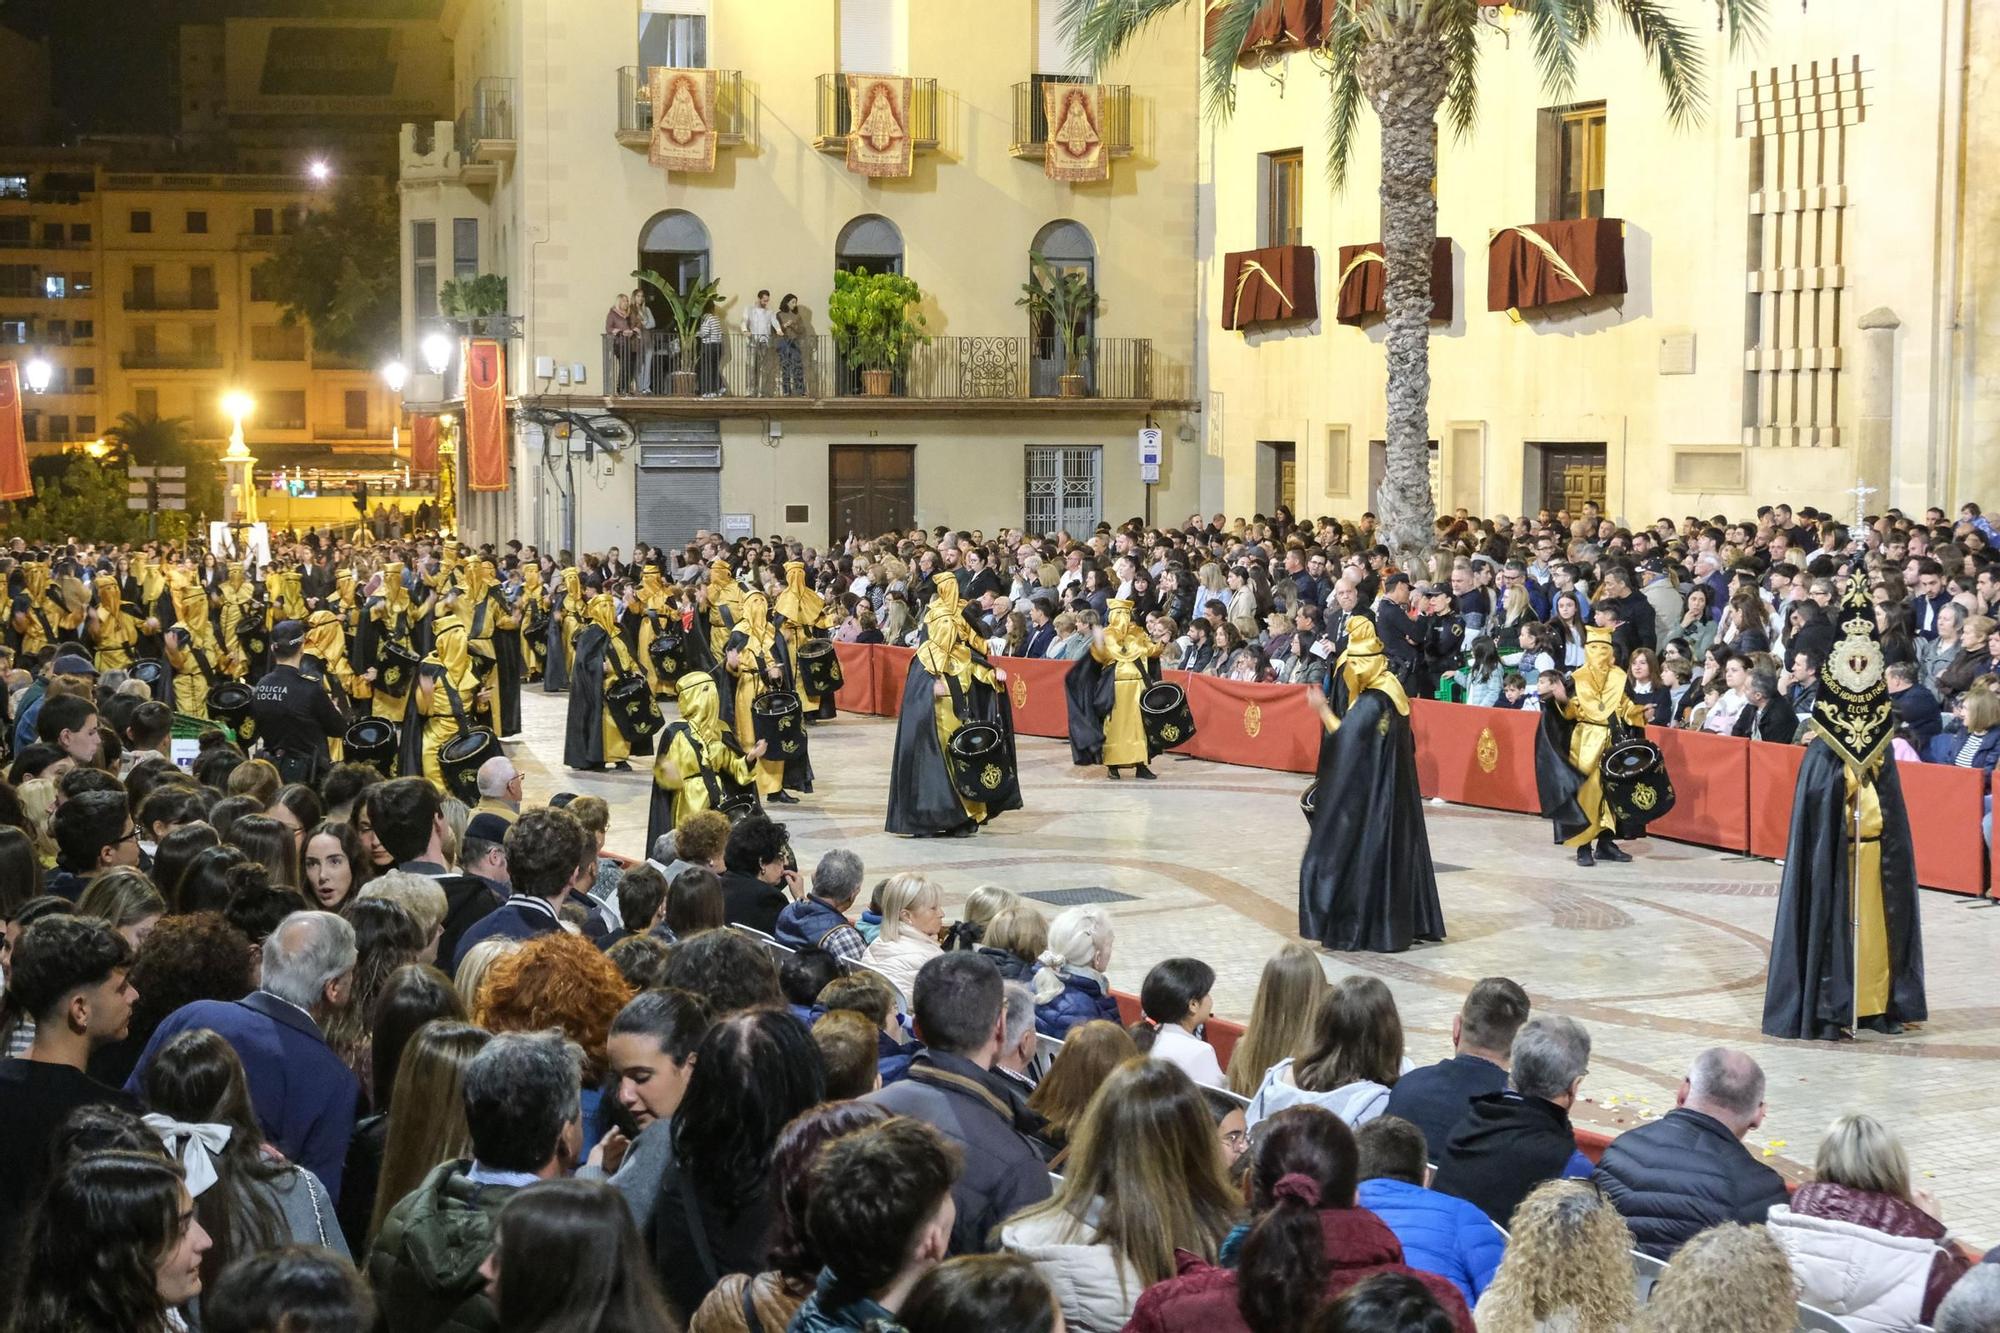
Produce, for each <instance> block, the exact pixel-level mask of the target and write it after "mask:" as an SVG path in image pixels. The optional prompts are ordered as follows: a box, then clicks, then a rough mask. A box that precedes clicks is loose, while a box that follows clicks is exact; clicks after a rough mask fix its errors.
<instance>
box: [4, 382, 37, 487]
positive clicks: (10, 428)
mask: <svg viewBox="0 0 2000 1333" xmlns="http://www.w3.org/2000/svg"><path fill="white" fill-rule="evenodd" d="M34 493H35V487H34V484H33V483H32V482H30V481H29V480H28V433H27V431H26V430H25V429H24V428H23V426H22V423H21V364H20V362H18V361H0V500H25V499H27V498H28V497H29V496H31V495H33V494H34Z"/></svg>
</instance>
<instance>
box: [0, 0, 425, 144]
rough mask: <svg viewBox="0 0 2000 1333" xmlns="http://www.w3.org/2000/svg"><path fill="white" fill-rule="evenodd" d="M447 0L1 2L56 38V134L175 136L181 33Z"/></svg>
mask: <svg viewBox="0 0 2000 1333" xmlns="http://www.w3.org/2000/svg"><path fill="white" fill-rule="evenodd" d="M440 7H441V5H440V0H0V23H4V24H5V25H6V26H8V27H10V28H13V29H14V30H15V31H17V32H20V33H24V34H26V35H27V36H30V37H35V38H41V37H46V38H47V39H48V41H49V48H50V52H49V54H50V63H51V64H52V65H53V67H54V69H53V73H54V85H55V101H56V108H57V116H56V120H57V126H58V129H57V133H58V135H59V136H60V135H62V134H64V133H82V132H90V131H99V132H107V133H121V132H122V133H151V134H170V133H172V132H173V131H174V128H175V125H174V122H175V118H176V115H177V112H176V108H175V106H174V102H173V72H174V64H175V39H176V34H177V32H178V29H179V27H180V25H182V24H184V23H215V22H218V21H220V20H222V19H225V18H232V17H235V18H403V19H407V18H427V17H433V16H435V15H436V14H437V12H438V10H439V8H440Z"/></svg>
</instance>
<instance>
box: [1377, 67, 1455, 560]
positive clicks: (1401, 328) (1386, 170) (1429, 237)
mask: <svg viewBox="0 0 2000 1333" xmlns="http://www.w3.org/2000/svg"><path fill="white" fill-rule="evenodd" d="M1355 72H1356V74H1357V75H1358V76H1359V79H1360V83H1361V89H1362V92H1363V94H1364V95H1365V96H1366V97H1367V98H1368V101H1369V104H1370V105H1371V106H1373V107H1374V108H1375V115H1376V118H1377V119H1378V120H1379V121H1380V122H1381V125H1382V260H1383V266H1384V269H1385V270H1386V271H1385V273H1384V275H1383V293H1382V306H1383V312H1384V314H1385V316H1386V318H1387V323H1388V339H1387V348H1388V356H1389V366H1388V370H1389V374H1388V420H1387V432H1386V435H1387V440H1388V460H1387V466H1386V467H1385V468H1384V471H1383V477H1382V489H1381V491H1380V493H1379V494H1378V495H1376V497H1375V513H1376V518H1377V520H1378V523H1379V526H1380V530H1381V532H1382V536H1383V542H1384V544H1385V545H1387V546H1388V548H1389V551H1390V554H1391V556H1393V557H1394V559H1395V561H1396V563H1397V564H1398V565H1399V566H1400V567H1401V568H1404V569H1409V568H1411V567H1412V566H1413V565H1414V563H1415V562H1416V560H1417V559H1418V557H1420V556H1421V555H1422V554H1423V553H1424V552H1426V551H1428V550H1429V549H1430V546H1431V542H1432V528H1431V520H1432V518H1433V517H1434V513H1435V511H1434V501H1435V497H1433V496H1432V494H1431V472H1430V396H1431V362H1430V318H1431V248H1432V246H1433V245H1434V244H1435V243H1436V241H1437V198H1436V196H1435V195H1433V194H1432V193H1431V182H1432V181H1433V180H1434V179H1435V178H1436V176H1437V144H1436V126H1437V111H1438V106H1439V104H1440V103H1441V102H1443V100H1444V95H1445V89H1446V86H1447V83H1448V81H1449V68H1448V66H1447V64H1446V56H1445V49H1444V45H1443V43H1442V42H1440V41H1438V40H1437V38H1436V37H1435V36H1434V35H1432V34H1430V33H1427V32H1391V33H1390V34H1388V35H1387V36H1386V37H1385V38H1382V39H1378V40H1374V41H1370V42H1369V43H1368V44H1367V45H1366V46H1364V47H1363V49H1362V52H1361V56H1360V59H1359V61H1358V62H1357V65H1356V71H1355Z"/></svg>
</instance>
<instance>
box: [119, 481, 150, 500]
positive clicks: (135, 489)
mask: <svg viewBox="0 0 2000 1333" xmlns="http://www.w3.org/2000/svg"><path fill="white" fill-rule="evenodd" d="M152 493H153V484H152V483H151V482H149V481H128V482H126V483H125V494H127V495H136V496H138V497H139V498H141V499H144V498H145V497H147V496H149V495H151V494H152Z"/></svg>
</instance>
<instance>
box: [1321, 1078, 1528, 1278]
mask: <svg viewBox="0 0 2000 1333" xmlns="http://www.w3.org/2000/svg"><path fill="white" fill-rule="evenodd" d="M1354 1139H1355V1143H1356V1145H1357V1147H1358V1148H1359V1150H1360V1153H1361V1190H1360V1194H1359V1197H1358V1202H1359V1203H1360V1206H1361V1207H1363V1208H1366V1209H1367V1210H1368V1211H1369V1212H1371V1213H1373V1214H1375V1216H1377V1217H1379V1218H1381V1219H1382V1222H1383V1225H1385V1226H1387V1227H1388V1228H1389V1230H1391V1231H1393V1232H1395V1233H1396V1239H1397V1240H1398V1241H1400V1242H1401V1243H1402V1246H1403V1262H1405V1263H1407V1264H1408V1265H1409V1266H1410V1267H1412V1268H1416V1269H1420V1270H1422V1271H1423V1272H1426V1273H1435V1274H1437V1275H1438V1276H1439V1277H1442V1278H1445V1279H1447V1280H1449V1281H1450V1283H1451V1284H1452V1285H1453V1286H1454V1287H1457V1288H1458V1294H1459V1295H1461V1296H1463V1297H1464V1298H1465V1305H1466V1308H1467V1309H1471V1308H1472V1307H1473V1306H1474V1305H1476V1304H1478V1303H1479V1297H1480V1295H1481V1293H1483V1292H1484V1291H1485V1290H1486V1288H1487V1285H1488V1284H1489V1283H1491V1282H1492V1281H1493V1270H1494V1269H1496V1268H1498V1267H1499V1266H1500V1256H1501V1255H1503V1254H1504V1253H1506V1250H1507V1238H1506V1237H1505V1236H1503V1235H1501V1234H1500V1230H1499V1228H1497V1227H1495V1226H1494V1225H1493V1223H1492V1222H1490V1221H1488V1220H1487V1217H1486V1214H1484V1213H1482V1212H1480V1211H1479V1209H1477V1208H1476V1207H1474V1206H1473V1205H1471V1204H1469V1203H1467V1202H1466V1201H1465V1200H1463V1199H1455V1198H1453V1197H1452V1196H1451V1195H1449V1194H1439V1193H1438V1192H1437V1191H1435V1190H1427V1189H1425V1188H1424V1177H1425V1175H1426V1174H1427V1173H1428V1169H1429V1168H1428V1166H1427V1164H1426V1150H1425V1147H1424V1133H1423V1131H1422V1130H1420V1129H1418V1128H1417V1127H1416V1126H1415V1125H1413V1124H1411V1123H1410V1122H1409V1121H1407V1120H1400V1119H1398V1118H1397V1117H1395V1116H1392V1115H1385V1116H1381V1117H1379V1118H1377V1119H1374V1120H1371V1121H1369V1122H1368V1123H1367V1124H1365V1125H1363V1126H1362V1127H1361V1130H1360V1132H1359V1133H1357V1134H1356V1135H1355V1136H1354Z"/></svg>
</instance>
